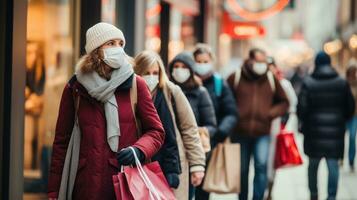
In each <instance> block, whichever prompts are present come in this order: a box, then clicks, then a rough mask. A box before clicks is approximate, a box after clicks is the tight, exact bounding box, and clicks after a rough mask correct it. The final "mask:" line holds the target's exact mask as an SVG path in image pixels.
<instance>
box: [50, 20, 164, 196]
mask: <svg viewBox="0 0 357 200" xmlns="http://www.w3.org/2000/svg"><path fill="white" fill-rule="evenodd" d="M124 46H125V38H124V35H123V33H122V32H121V31H120V30H119V29H118V28H116V27H115V26H113V25H111V24H107V23H98V24H96V25H94V26H93V27H91V28H89V29H88V30H87V34H86V46H85V49H86V55H84V56H83V57H82V58H81V59H80V61H79V62H78V63H77V68H76V74H75V76H73V78H72V79H71V80H70V81H69V83H68V84H67V85H66V87H65V88H64V91H63V94H62V99H61V104H60V109H59V115H58V119H57V126H56V135H55V140H54V143H53V153H52V161H51V168H50V175H49V185H48V196H49V199H92V200H99V199H108V200H109V199H116V197H115V192H114V186H113V182H112V176H113V175H115V174H117V173H118V171H119V170H120V168H121V166H123V165H133V164H135V154H137V155H138V157H139V159H140V160H141V161H142V162H143V161H145V160H148V159H151V157H152V156H153V155H155V154H156V152H157V151H158V150H159V149H160V147H161V145H162V143H163V141H164V137H165V135H164V130H163V127H162V124H161V122H160V119H159V117H158V115H157V112H156V109H155V107H154V105H153V103H152V101H151V96H150V92H149V90H148V89H147V87H146V84H145V81H144V80H143V79H142V78H140V77H136V76H135V75H134V71H133V68H132V65H131V64H130V62H129V58H128V56H127V55H126V53H125V51H124ZM132 91H135V92H132ZM132 93H133V94H134V95H136V97H134V95H132ZM134 99H136V100H134ZM133 105H135V106H133ZM133 108H134V109H133ZM136 119H138V120H140V122H141V128H140V130H138V129H137V127H138V126H137V125H136ZM129 147H130V148H129ZM134 152H135V154H134Z"/></svg>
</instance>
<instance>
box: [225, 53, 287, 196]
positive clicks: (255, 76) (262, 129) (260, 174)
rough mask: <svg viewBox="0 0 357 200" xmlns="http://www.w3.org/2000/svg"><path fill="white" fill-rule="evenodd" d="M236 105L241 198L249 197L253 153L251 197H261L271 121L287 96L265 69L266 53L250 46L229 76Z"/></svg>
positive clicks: (284, 109) (235, 136)
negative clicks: (252, 165)
mask: <svg viewBox="0 0 357 200" xmlns="http://www.w3.org/2000/svg"><path fill="white" fill-rule="evenodd" d="M228 84H229V85H230V87H231V89H232V90H233V93H234V96H235V98H236V105H237V107H238V109H239V121H238V124H237V126H236V129H235V133H234V134H233V135H232V136H231V140H232V142H233V143H240V145H241V193H240V194H239V199H240V200H246V199H247V198H248V175H249V163H250V158H251V156H252V155H253V157H254V169H255V175H254V188H253V199H254V200H261V199H263V198H264V192H265V189H266V187H267V184H268V177H267V166H268V158H269V146H270V127H271V122H272V120H273V119H275V118H276V117H279V116H282V115H284V114H285V113H286V112H287V111H288V108H289V100H288V98H287V97H286V94H285V92H284V89H283V88H282V87H281V85H280V83H279V80H278V79H277V78H275V77H274V75H273V74H272V73H271V72H270V71H269V70H268V66H267V57H266V53H265V52H264V51H263V50H260V49H252V50H251V51H250V52H249V58H248V59H247V60H246V61H245V62H244V64H243V66H242V68H239V69H238V70H237V71H236V72H235V73H233V74H232V75H230V76H229V78H228Z"/></svg>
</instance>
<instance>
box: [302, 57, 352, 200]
mask: <svg viewBox="0 0 357 200" xmlns="http://www.w3.org/2000/svg"><path fill="white" fill-rule="evenodd" d="M354 111H355V103H354V99H353V96H352V93H351V90H350V87H349V85H348V83H347V81H345V80H344V79H342V78H341V77H340V76H339V75H338V74H337V72H336V71H335V70H334V69H333V68H332V66H331V59H330V56H329V55H328V54H326V53H325V52H319V53H318V54H317V56H316V58H315V69H314V71H313V73H312V75H311V76H309V77H307V78H306V79H305V80H304V82H303V85H302V88H301V92H300V94H299V102H298V109H297V113H298V117H299V120H300V122H301V124H302V133H303V134H304V151H305V153H306V154H307V155H308V156H309V169H308V179H309V189H310V194H311V200H317V199H318V190H317V170H318V166H319V163H320V160H321V159H322V158H325V159H326V162H327V167H328V171H329V175H328V198H327V199H328V200H334V199H336V194H337V185H338V177H339V165H338V159H343V152H344V134H345V130H346V122H347V120H349V119H350V118H351V117H352V116H353V113H354Z"/></svg>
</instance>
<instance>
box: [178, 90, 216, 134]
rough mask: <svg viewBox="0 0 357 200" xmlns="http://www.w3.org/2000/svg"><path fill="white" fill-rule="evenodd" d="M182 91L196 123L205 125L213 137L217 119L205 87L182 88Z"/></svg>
mask: <svg viewBox="0 0 357 200" xmlns="http://www.w3.org/2000/svg"><path fill="white" fill-rule="evenodd" d="M183 93H185V95H186V97H187V99H188V101H189V102H190V105H191V108H192V111H193V113H194V114H195V117H196V121H197V125H198V126H199V127H206V128H207V129H208V132H209V134H210V136H211V137H213V136H214V135H215V133H216V131H217V128H216V127H217V121H216V115H215V112H214V107H213V104H212V101H211V98H210V96H209V94H208V91H207V89H206V88H204V87H203V86H199V87H197V88H193V89H190V90H186V89H183Z"/></svg>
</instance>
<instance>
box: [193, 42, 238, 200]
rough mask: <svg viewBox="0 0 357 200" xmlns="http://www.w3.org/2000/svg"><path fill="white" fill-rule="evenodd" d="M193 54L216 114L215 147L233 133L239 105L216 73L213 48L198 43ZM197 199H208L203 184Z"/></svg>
mask: <svg viewBox="0 0 357 200" xmlns="http://www.w3.org/2000/svg"><path fill="white" fill-rule="evenodd" d="M193 56H194V59H195V61H196V65H195V67H194V69H193V70H194V72H195V73H196V75H197V76H199V77H200V78H201V80H202V81H203V86H204V87H205V88H207V90H208V92H209V95H210V97H211V100H212V103H213V106H214V110H215V114H216V119H217V131H216V133H215V134H211V148H214V147H215V145H216V144H218V143H219V142H222V141H224V140H225V139H226V138H227V137H228V136H230V135H231V133H232V131H233V129H234V127H235V126H236V124H237V118H238V113H237V107H236V103H235V100H234V97H233V94H232V92H231V90H230V88H229V86H228V84H227V82H226V81H225V80H224V79H223V78H222V77H221V76H220V75H219V74H218V73H215V67H214V62H215V56H214V54H213V51H212V49H211V48H210V47H209V46H208V45H207V44H198V45H196V48H195V50H194V52H193ZM196 199H200V200H208V199H209V193H208V192H206V191H204V190H202V187H201V186H200V187H197V188H196Z"/></svg>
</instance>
